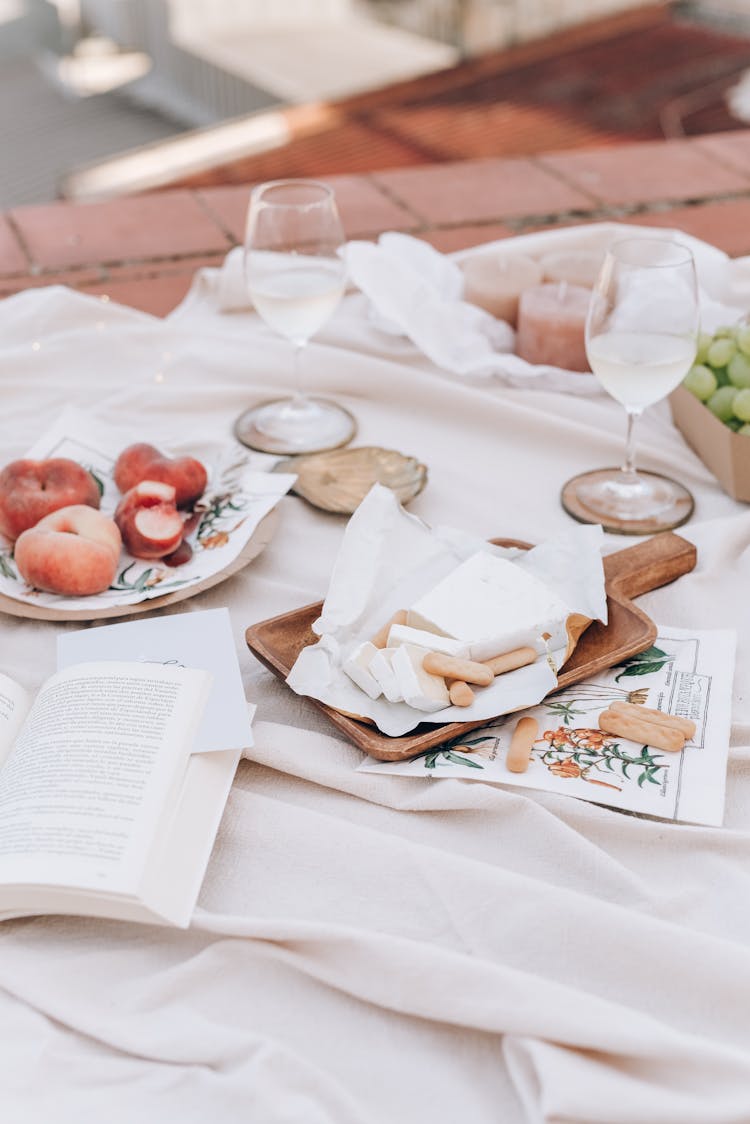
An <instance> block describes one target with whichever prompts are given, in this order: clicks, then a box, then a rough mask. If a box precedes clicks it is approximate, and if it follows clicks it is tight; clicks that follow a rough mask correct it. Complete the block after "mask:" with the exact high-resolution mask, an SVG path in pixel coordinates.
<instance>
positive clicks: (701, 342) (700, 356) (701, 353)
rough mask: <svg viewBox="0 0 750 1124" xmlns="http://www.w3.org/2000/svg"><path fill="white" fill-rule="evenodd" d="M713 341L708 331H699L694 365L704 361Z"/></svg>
mask: <svg viewBox="0 0 750 1124" xmlns="http://www.w3.org/2000/svg"><path fill="white" fill-rule="evenodd" d="M748 341H749V342H750V336H749V337H748ZM713 342H714V337H713V336H712V335H711V333H710V332H701V333H700V335H699V336H698V351H697V353H696V356H695V362H696V365H700V364H701V363H705V362H706V357H707V356H708V349H709V347H710V346H711V344H712V343H713Z"/></svg>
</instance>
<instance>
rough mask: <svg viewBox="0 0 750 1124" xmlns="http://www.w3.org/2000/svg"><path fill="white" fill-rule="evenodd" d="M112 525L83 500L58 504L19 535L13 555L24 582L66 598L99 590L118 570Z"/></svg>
mask: <svg viewBox="0 0 750 1124" xmlns="http://www.w3.org/2000/svg"><path fill="white" fill-rule="evenodd" d="M121 545H122V541H121V538H120V532H119V530H118V529H117V526H116V524H115V523H114V521H113V520H112V519H110V518H109V517H108V516H106V515H103V514H102V512H101V511H95V510H94V508H92V507H87V506H86V505H85V504H73V505H71V506H69V507H63V508H60V509H59V511H53V512H52V513H51V514H50V515H45V517H44V518H43V519H40V520H39V522H38V523H37V524H36V525H35V526H33V527H30V528H29V529H28V530H26V531H24V532H23V533H22V534H20V535H19V536H18V539H17V541H16V546H15V550H14V552H13V557H14V559H15V562H16V565H17V566H18V572H19V573H20V575H21V577H22V578H23V579H24V581H27V582H28V583H29V585H32V586H34V588H35V589H43V590H46V591H47V592H48V593H60V594H62V595H63V596H65V597H88V596H90V595H91V594H94V593H102V592H103V591H104V590H105V589H108V588H109V586H110V585H111V584H112V582H113V581H114V578H115V574H116V573H117V563H118V561H119V558H120V547H121Z"/></svg>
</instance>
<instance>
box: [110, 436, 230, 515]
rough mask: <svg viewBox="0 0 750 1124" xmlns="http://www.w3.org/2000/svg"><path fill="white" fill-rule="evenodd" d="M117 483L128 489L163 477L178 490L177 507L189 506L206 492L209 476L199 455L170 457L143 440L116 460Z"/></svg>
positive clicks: (123, 490)
mask: <svg viewBox="0 0 750 1124" xmlns="http://www.w3.org/2000/svg"><path fill="white" fill-rule="evenodd" d="M114 478H115V484H116V485H117V487H118V488H119V489H120V491H121V492H128V491H130V489H131V488H134V487H135V485H136V484H140V483H141V481H143V480H159V481H161V483H162V484H171V485H172V487H173V488H174V490H175V493H176V498H175V503H176V505H177V507H189V506H190V505H191V504H192V503H195V501H196V500H197V499H200V497H201V496H202V495H203V493H204V492H205V490H206V484H207V483H208V475H207V473H206V470H205V468H204V467H203V465H202V464H201V462H200V461H198V460H196V459H195V457H174V458H172V457H166V456H164V454H163V453H160V452H159V450H158V449H156V448H154V446H153V445H147V444H145V443H143V442H140V443H139V444H137V445H129V446H128V448H127V449H123V451H122V452H121V453H120V455H119V457H118V458H117V461H116V463H115V470H114Z"/></svg>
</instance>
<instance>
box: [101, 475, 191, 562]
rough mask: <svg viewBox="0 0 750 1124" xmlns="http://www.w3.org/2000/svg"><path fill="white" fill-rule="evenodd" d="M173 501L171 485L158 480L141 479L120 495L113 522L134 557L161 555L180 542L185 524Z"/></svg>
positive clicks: (126, 547)
mask: <svg viewBox="0 0 750 1124" xmlns="http://www.w3.org/2000/svg"><path fill="white" fill-rule="evenodd" d="M174 501H175V490H174V488H173V487H172V485H171V484H163V483H161V482H160V481H158V480H142V481H141V482H140V484H136V485H135V487H134V488H130V489H129V491H127V492H126V493H125V495H124V496H123V497H122V499H121V500H120V502H119V504H118V505H117V510H116V511H115V522H116V523H117V526H118V527H119V528H120V532H121V533H122V541H123V543H124V545H125V549H126V550H128V551H129V552H130V553H131V554H132V555H133V557H134V558H145V559H149V560H151V559H156V558H164V557H165V555H167V554H171V553H172V552H173V551H174V550H176V549H177V547H178V546H179V545H180V543H181V542H182V536H183V534H184V531H185V524H184V523H183V520H182V516H181V515H180V513H179V511H178V510H177V508H176V507H175V502H174Z"/></svg>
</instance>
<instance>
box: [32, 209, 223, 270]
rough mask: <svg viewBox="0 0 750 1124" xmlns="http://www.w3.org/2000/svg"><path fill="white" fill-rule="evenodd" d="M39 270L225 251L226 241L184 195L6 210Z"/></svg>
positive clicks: (210, 220)
mask: <svg viewBox="0 0 750 1124" xmlns="http://www.w3.org/2000/svg"><path fill="white" fill-rule="evenodd" d="M10 216H11V219H12V221H13V222H14V223H15V225H16V226H17V228H18V230H19V232H20V234H21V237H22V238H23V240H24V242H25V243H26V246H27V247H28V251H29V254H30V256H31V260H32V262H33V263H35V264H36V265H37V266H40V267H42V268H53V269H59V268H61V267H65V266H74V265H91V264H92V263H95V262H119V261H133V260H139V259H141V260H142V259H150V258H165V257H177V256H179V255H186V254H197V253H205V252H209V251H211V250H222V249H223V250H227V249H228V248H229V246H230V241H229V239H228V238H227V237H226V235H224V234H223V232H222V231H221V230H220V229H219V227H218V226H217V224H216V223H215V222H214V221H213V220H212V219H211V218H210V217H209V216H208V215H207V214H206V213H205V211H204V210H203V208H202V207H201V206H200V204H199V202H198V201H197V200H196V199H195V197H194V195H193V193H192V192H190V191H184V190H181V191H168V192H164V193H163V194H161V195H156V194H154V195H138V196H130V197H126V198H122V199H115V200H110V201H107V202H105V203H51V204H47V205H45V206H41V207H18V208H16V209H15V210H14V211H11V212H10Z"/></svg>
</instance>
